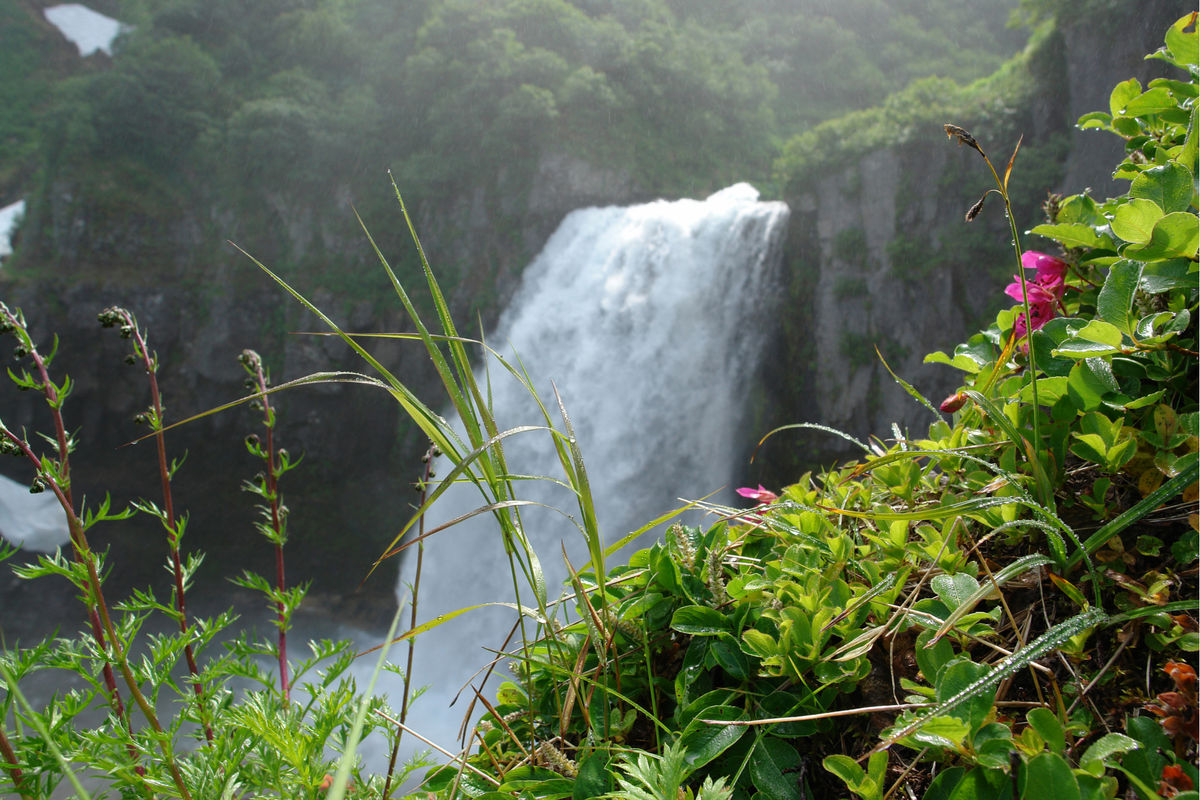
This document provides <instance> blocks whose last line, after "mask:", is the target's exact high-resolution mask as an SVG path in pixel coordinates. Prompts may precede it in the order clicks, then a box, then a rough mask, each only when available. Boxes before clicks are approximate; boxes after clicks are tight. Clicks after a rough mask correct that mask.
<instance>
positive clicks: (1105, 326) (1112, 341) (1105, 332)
mask: <svg viewBox="0 0 1200 800" xmlns="http://www.w3.org/2000/svg"><path fill="white" fill-rule="evenodd" d="M1107 285H1108V284H1107V283H1106V284H1105V286H1107ZM1133 286H1134V287H1136V286H1137V281H1136V279H1135V280H1134V281H1133ZM1101 294H1103V290H1101ZM1130 299H1132V295H1130ZM1074 338H1076V339H1083V340H1085V341H1089V342H1096V343H1098V344H1105V345H1108V346H1109V347H1111V348H1115V349H1117V350H1119V349H1120V348H1121V341H1122V340H1121V331H1120V330H1119V329H1118V327H1117V325H1116V324H1114V323H1110V322H1105V321H1103V320H1099V319H1094V320H1092V321H1091V322H1089V323H1088V324H1087V325H1084V326H1083V327H1082V328H1080V329H1079V330H1077V331H1075V336H1074Z"/></svg>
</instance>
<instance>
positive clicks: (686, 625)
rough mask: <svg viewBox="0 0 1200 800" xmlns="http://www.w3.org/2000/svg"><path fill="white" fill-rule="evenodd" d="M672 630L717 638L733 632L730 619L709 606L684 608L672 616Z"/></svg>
mask: <svg viewBox="0 0 1200 800" xmlns="http://www.w3.org/2000/svg"><path fill="white" fill-rule="evenodd" d="M671 628H672V630H677V631H679V632H680V633H689V634H691V635H692V636H716V635H717V634H720V633H729V632H730V630H732V628H731V625H730V621H729V618H728V617H726V616H725V615H724V614H722V613H721V612H720V611H717V610H716V609H715V608H709V607H708V606H683V607H682V608H679V609H677V610H676V611H675V613H674V614H673V615H672V616H671Z"/></svg>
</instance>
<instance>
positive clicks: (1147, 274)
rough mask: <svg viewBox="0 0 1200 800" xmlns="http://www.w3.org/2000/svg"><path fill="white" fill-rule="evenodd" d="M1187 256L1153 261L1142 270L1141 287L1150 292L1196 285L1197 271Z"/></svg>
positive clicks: (1187, 287) (1156, 292)
mask: <svg viewBox="0 0 1200 800" xmlns="http://www.w3.org/2000/svg"><path fill="white" fill-rule="evenodd" d="M1191 268H1192V263H1191V262H1190V261H1188V260H1187V259H1186V258H1178V259H1174V260H1170V261H1152V262H1150V263H1149V264H1146V266H1145V268H1144V269H1143V270H1142V279H1141V283H1140V285H1141V289H1142V291H1144V292H1149V293H1150V294H1158V293H1159V292H1166V291H1170V290H1171V289H1190V288H1192V287H1193V286H1195V285H1196V273H1195V272H1193V271H1192V269H1191Z"/></svg>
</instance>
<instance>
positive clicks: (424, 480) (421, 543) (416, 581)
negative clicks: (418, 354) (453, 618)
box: [383, 442, 440, 800]
mask: <svg viewBox="0 0 1200 800" xmlns="http://www.w3.org/2000/svg"><path fill="white" fill-rule="evenodd" d="M439 452H440V451H439V450H438V448H437V445H435V444H433V443H432V442H430V444H429V449H428V450H426V451H425V458H424V461H425V470H424V473H423V474H422V476H421V486H420V492H421V494H420V500H419V501H418V505H417V507H418V508H421V507H423V506H424V505H425V498H426V496H427V495H428V493H429V481H431V480H432V479H433V459H434V457H435V456H437V455H438V454H439ZM424 537H425V515H424V514H422V515H421V517H420V519H418V520H417V540H416V541H417V567H416V574H415V575H414V576H413V585H412V601H411V603H412V607H411V609H410V612H409V630H412V629H414V628H416V627H417V599H418V598H419V597H420V592H421V568H422V564H423V562H424V560H425V539H424ZM415 649H416V640H415V637H410V638H409V640H408V657H407V660H406V661H405V665H404V690H403V694H402V695H401V699H400V722H401V723H402V724H401V727H398V728H397V729H396V741H394V742H393V743H392V753H391V756H390V757H389V758H388V771H387V777H386V778H385V779H384V782H383V800H388V798H389V797H390V796H391V794H392V773H393V772H394V771H395V769H396V758H397V757H398V755H399V753H400V739H401V738H402V737H403V736H404V728H403V723H405V722H408V698H409V689H410V687H411V686H412V669H413V653H414V651H415Z"/></svg>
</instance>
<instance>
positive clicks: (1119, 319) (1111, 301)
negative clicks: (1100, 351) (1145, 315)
mask: <svg viewBox="0 0 1200 800" xmlns="http://www.w3.org/2000/svg"><path fill="white" fill-rule="evenodd" d="M1141 277H1142V265H1141V264H1140V263H1138V262H1136V261H1126V260H1124V259H1122V260H1121V261H1118V262H1117V263H1115V264H1113V265H1112V266H1111V267H1109V268H1108V277H1107V278H1105V279H1104V286H1102V287H1101V288H1100V294H1099V295H1098V296H1097V298H1096V313H1097V315H1098V316H1099V317H1100V320H1103V322H1102V323H1100V324H1108V325H1110V326H1113V327H1114V329H1116V331H1117V334H1116V338H1115V340H1114V339H1113V338H1112V337H1111V335H1110V336H1109V338H1107V339H1097V338H1096V337H1095V336H1091V335H1088V334H1087V333H1086V332H1087V331H1088V329H1089V328H1090V327H1091V326H1092V325H1095V324H1097V323H1098V322H1100V320H1092V321H1091V322H1090V323H1088V324H1087V325H1085V326H1083V328H1081V329H1080V330H1079V332H1078V333H1077V334H1076V336H1078V337H1079V338H1081V339H1091V340H1092V341H1100V342H1104V343H1106V344H1112V345H1114V346H1116V347H1120V345H1121V333H1130V324H1131V315H1130V309H1131V308H1132V306H1133V296H1134V294H1136V293H1137V289H1138V282H1139V280H1140V279H1141Z"/></svg>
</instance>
